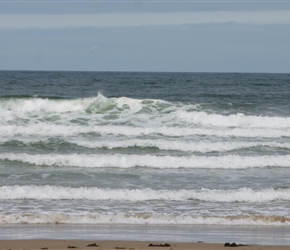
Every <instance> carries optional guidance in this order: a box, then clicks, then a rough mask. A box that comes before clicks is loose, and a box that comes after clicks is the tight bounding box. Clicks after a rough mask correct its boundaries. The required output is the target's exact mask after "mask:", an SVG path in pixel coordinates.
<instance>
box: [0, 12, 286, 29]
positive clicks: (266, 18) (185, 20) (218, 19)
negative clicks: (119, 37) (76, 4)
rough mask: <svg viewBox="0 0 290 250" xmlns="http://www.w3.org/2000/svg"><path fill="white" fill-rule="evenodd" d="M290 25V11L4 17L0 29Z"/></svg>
mask: <svg viewBox="0 0 290 250" xmlns="http://www.w3.org/2000/svg"><path fill="white" fill-rule="evenodd" d="M228 22H236V23H254V24H285V23H290V10H280V11H210V12H209V11H204V12H168V13H161V12H160V13H153V12H148V13H109V14H95V15H92V14H65V15H59V14H58V15H40V14H2V15H0V28H31V27H35V28H52V27H54V28H63V27H78V28H79V27H88V26H91V27H99V28H101V27H104V28H106V27H134V26H149V25H160V26H162V25H183V24H202V23H228Z"/></svg>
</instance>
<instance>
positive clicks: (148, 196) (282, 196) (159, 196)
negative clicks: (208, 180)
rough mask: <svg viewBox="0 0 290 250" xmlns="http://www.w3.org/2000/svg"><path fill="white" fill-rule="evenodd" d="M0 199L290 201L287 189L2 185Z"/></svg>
mask: <svg viewBox="0 0 290 250" xmlns="http://www.w3.org/2000/svg"><path fill="white" fill-rule="evenodd" d="M0 199H1V200H15V199H34V200H111V201H151V200H159V201H165V200H166V201H187V200H199V201H206V202H226V203H228V202H250V203H260V202H269V201H290V189H289V188H285V189H273V188H268V189H261V190H254V189H251V188H240V189H234V190H221V189H205V188H201V189H193V190H186V189H181V190H168V189H162V190H153V189H150V188H145V189H102V188H96V187H79V188H71V187H61V186H49V185H45V186H35V185H31V186H19V185H16V186H2V187H0Z"/></svg>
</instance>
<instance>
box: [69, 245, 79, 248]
mask: <svg viewBox="0 0 290 250" xmlns="http://www.w3.org/2000/svg"><path fill="white" fill-rule="evenodd" d="M67 248H77V247H76V246H70V245H68V246H67Z"/></svg>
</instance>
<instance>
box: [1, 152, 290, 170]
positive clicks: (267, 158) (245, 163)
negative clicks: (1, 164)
mask: <svg viewBox="0 0 290 250" xmlns="http://www.w3.org/2000/svg"><path fill="white" fill-rule="evenodd" d="M0 160H6V161H7V160H8V161H19V162H23V163H28V164H32V165H38V166H55V167H85V168H107V167H113V168H132V167H146V168H160V169H166V168H168V169H176V168H209V169H246V168H264V167H290V155H262V156H261V155H260V156H239V155H225V156H180V157H177V156H155V155H134V154H133V155H126V154H112V155H110V154H108V155H95V154H69V155H60V154H26V153H20V154H14V153H3V154H0Z"/></svg>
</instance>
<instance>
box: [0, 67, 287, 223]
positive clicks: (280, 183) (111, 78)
mask: <svg viewBox="0 0 290 250" xmlns="http://www.w3.org/2000/svg"><path fill="white" fill-rule="evenodd" d="M0 76H1V77H0V87H1V93H0V224H1V225H12V224H16V225H18V224H79V225H81V224H90V225H108V224H109V225H124V224H127V225H175V226H180V225H243V226H246V225H248V226H249V225H251V226H253V225H254V226H261V227H265V226H267V227H275V226H281V225H282V226H286V227H289V226H290V216H289V214H290V206H289V204H290V203H289V202H290V181H289V180H290V114H289V110H290V109H289V108H290V106H289V100H290V91H289V89H290V88H289V87H290V85H289V84H290V76H289V75H287V74H214V73H211V74H210V73H207V74H206V73H204V74H203V73H129V72H128V73H126V72H123V73H122V72H33V71H31V72H29V71H28V72H21V71H1V72H0Z"/></svg>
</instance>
